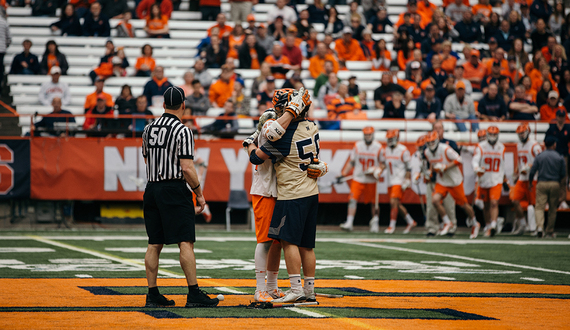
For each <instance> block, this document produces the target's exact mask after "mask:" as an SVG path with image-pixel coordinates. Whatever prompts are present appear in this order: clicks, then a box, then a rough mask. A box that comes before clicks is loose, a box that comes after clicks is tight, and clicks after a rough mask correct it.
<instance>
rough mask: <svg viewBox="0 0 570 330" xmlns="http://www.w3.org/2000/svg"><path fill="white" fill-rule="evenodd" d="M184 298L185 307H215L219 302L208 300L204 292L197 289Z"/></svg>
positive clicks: (213, 299) (214, 299) (215, 299)
mask: <svg viewBox="0 0 570 330" xmlns="http://www.w3.org/2000/svg"><path fill="white" fill-rule="evenodd" d="M192 291H196V292H193V293H192V294H190V293H189V294H188V296H187V298H186V307H216V306H217V305H218V303H219V302H220V301H219V300H218V298H210V297H208V295H207V294H206V292H204V291H202V290H200V289H198V290H192Z"/></svg>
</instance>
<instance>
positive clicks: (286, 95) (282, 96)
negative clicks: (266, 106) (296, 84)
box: [271, 88, 294, 111]
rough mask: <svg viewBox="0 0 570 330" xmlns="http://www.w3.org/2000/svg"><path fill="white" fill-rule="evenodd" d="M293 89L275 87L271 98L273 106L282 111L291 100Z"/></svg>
mask: <svg viewBox="0 0 570 330" xmlns="http://www.w3.org/2000/svg"><path fill="white" fill-rule="evenodd" d="M293 91H294V89H291V88H282V89H276V90H275V91H274V92H273V99H272V100H271V102H272V103H273V108H275V110H279V111H282V110H283V109H284V108H285V106H287V104H288V103H289V101H290V100H291V95H292V94H293Z"/></svg>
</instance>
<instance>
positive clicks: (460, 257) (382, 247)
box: [339, 242, 570, 275]
mask: <svg viewBox="0 0 570 330" xmlns="http://www.w3.org/2000/svg"><path fill="white" fill-rule="evenodd" d="M339 243H346V244H352V245H359V246H366V247H372V248H377V249H387V250H396V251H402V252H410V253H418V254H427V255H431V256H438V257H445V258H454V259H461V260H469V261H475V262H483V263H487V264H493V265H500V266H507V267H515V268H523V269H530V270H538V271H541V272H547V273H558V274H565V275H570V272H565V271H562V270H556V269H547V268H542V267H532V266H525V265H517V264H511V263H509V262H502V261H494V260H486V259H480V258H471V257H464V256H458V255H455V254H447V253H439V252H430V251H422V250H415V249H408V248H402V247H397V246H389V245H379V244H371V243H361V242H339Z"/></svg>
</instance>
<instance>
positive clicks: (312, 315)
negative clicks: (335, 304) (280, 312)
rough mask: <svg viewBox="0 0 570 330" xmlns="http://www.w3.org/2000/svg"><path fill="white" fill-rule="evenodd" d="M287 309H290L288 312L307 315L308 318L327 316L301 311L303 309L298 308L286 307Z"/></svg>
mask: <svg viewBox="0 0 570 330" xmlns="http://www.w3.org/2000/svg"><path fill="white" fill-rule="evenodd" d="M285 309H288V310H290V311H293V312H296V313H299V314H303V315H307V316H310V317H317V318H323V317H326V316H325V315H322V314H319V313H316V312H311V311H307V310H304V309H301V308H297V307H285Z"/></svg>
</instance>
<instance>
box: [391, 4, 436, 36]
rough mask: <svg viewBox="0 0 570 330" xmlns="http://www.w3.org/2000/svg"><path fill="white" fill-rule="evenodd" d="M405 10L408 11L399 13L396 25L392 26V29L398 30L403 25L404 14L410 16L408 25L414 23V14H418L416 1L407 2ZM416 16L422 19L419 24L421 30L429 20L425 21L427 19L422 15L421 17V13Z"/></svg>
mask: <svg viewBox="0 0 570 330" xmlns="http://www.w3.org/2000/svg"><path fill="white" fill-rule="evenodd" d="M407 8H408V11H405V12H403V13H400V17H399V18H398V22H396V24H394V27H396V28H399V27H400V26H401V25H403V24H404V22H405V20H404V15H406V14H409V16H410V24H413V23H414V19H413V17H414V14H416V13H418V3H417V1H416V0H408V4H407ZM418 14H420V16H421V17H422V21H421V23H420V26H421V27H422V28H423V29H425V27H426V25H427V24H428V23H429V20H427V18H426V17H424V16H423V15H421V13H418ZM432 15H433V14H432ZM406 16H407V15H406Z"/></svg>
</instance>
